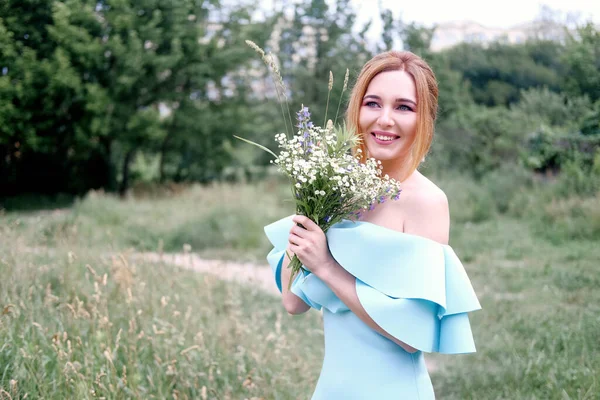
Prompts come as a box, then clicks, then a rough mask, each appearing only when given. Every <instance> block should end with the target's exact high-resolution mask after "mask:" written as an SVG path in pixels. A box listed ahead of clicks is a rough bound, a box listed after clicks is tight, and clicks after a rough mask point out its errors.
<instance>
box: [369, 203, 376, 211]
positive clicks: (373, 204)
mask: <svg viewBox="0 0 600 400" xmlns="http://www.w3.org/2000/svg"><path fill="white" fill-rule="evenodd" d="M374 209H375V203H371V204H369V211H373V210H374Z"/></svg>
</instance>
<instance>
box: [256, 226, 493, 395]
mask: <svg viewBox="0 0 600 400" xmlns="http://www.w3.org/2000/svg"><path fill="white" fill-rule="evenodd" d="M291 218H292V217H291V216H290V217H286V218H284V219H281V220H279V221H277V222H274V223H272V224H270V225H268V226H266V227H265V233H266V235H267V237H268V238H269V240H270V241H271V243H272V244H273V246H274V248H273V250H271V252H270V253H269V254H268V256H267V260H268V261H269V264H270V265H271V268H272V269H273V272H274V275H275V280H276V282H277V287H278V288H279V290H280V291H281V267H282V261H283V257H284V253H285V249H286V247H287V244H288V236H289V230H290V228H291V227H292V225H293V221H292V219H291ZM327 241H328V245H329V250H330V251H331V254H332V255H333V257H334V258H335V259H336V260H337V262H338V263H339V264H340V265H341V266H342V267H343V268H344V269H346V270H347V271H348V272H349V273H351V274H352V275H353V276H354V277H355V278H356V292H357V294H358V298H359V300H360V302H361V304H362V306H363V308H364V309H365V311H366V312H367V313H368V314H369V316H370V317H371V318H372V319H373V320H374V321H375V322H376V323H377V324H378V325H379V326H380V327H381V328H383V329H384V330H385V331H387V332H388V333H389V334H390V335H392V336H394V337H395V338H397V339H398V340H401V341H402V342H404V343H406V344H408V345H410V346H412V347H414V348H416V349H418V350H419V351H417V352H415V353H412V354H411V353H408V352H406V351H405V350H404V349H402V348H401V347H400V346H399V345H397V344H395V343H394V342H392V341H391V340H389V339H387V338H385V337H384V336H382V335H381V334H379V333H377V332H376V331H374V330H373V329H371V328H370V327H369V326H368V325H366V324H365V323H364V322H363V321H362V320H360V319H359V318H358V317H357V316H356V315H355V314H354V313H353V312H351V311H350V310H349V309H348V307H346V306H345V305H344V303H342V302H341V301H340V299H339V298H337V296H336V295H335V294H334V293H333V292H332V291H331V290H330V289H329V287H328V286H327V285H325V284H324V283H323V282H322V281H321V280H320V279H319V278H318V277H317V276H316V275H314V274H311V273H310V272H305V273H301V274H299V275H298V277H296V279H295V280H294V282H293V283H292V289H291V290H292V292H293V293H294V294H296V295H297V296H298V297H300V298H301V299H302V300H304V302H306V304H308V305H310V306H311V307H313V308H315V309H317V310H321V309H322V310H323V326H324V335H325V358H324V360H323V367H322V369H321V374H320V376H319V380H318V382H317V387H316V388H315V392H314V393H313V396H312V400H325V399H326V400H338V399H339V400H353V399H356V400H365V399H377V400H392V399H394V400H398V399H403V400H412V399H421V400H430V399H434V398H435V396H434V392H433V387H432V385H431V380H430V379H429V374H428V372H427V368H426V367H425V362H424V359H423V352H439V353H449V354H456V353H471V352H475V344H474V341H473V335H472V333H471V326H470V324H469V317H468V315H467V313H468V312H471V311H475V310H479V309H480V308H481V306H480V305H479V301H478V300H477V296H476V295H475V292H474V291H473V288H472V286H471V282H470V280H469V278H468V276H467V274H466V272H465V269H464V268H463V266H462V264H461V262H460V261H459V259H458V257H457V256H456V254H455V253H454V251H453V250H452V248H451V247H450V246H446V245H442V244H439V243H437V242H434V241H432V240H429V239H426V238H423V237H419V236H415V235H410V234H406V233H401V232H397V231H394V230H391V229H388V228H383V227H381V226H378V225H375V224H372V223H369V222H363V221H360V222H352V221H343V222H341V223H339V224H336V225H334V226H333V227H331V228H330V229H329V231H328V232H327Z"/></svg>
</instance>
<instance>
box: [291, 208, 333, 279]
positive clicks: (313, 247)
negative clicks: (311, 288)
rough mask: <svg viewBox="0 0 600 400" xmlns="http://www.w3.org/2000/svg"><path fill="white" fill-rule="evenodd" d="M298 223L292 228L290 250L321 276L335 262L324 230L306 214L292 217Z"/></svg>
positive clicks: (311, 270)
mask: <svg viewBox="0 0 600 400" xmlns="http://www.w3.org/2000/svg"><path fill="white" fill-rule="evenodd" d="M292 221H294V222H295V223H297V224H301V225H302V226H303V227H304V228H306V229H304V228H302V227H300V226H298V225H294V226H293V227H292V229H290V236H289V239H288V240H289V242H290V250H292V251H293V252H294V254H296V256H298V258H299V259H300V261H301V262H302V264H304V266H305V267H306V268H308V269H309V270H310V272H312V273H313V274H315V275H317V276H320V275H321V274H322V273H323V272H324V271H326V270H327V269H328V268H329V266H330V265H332V263H334V262H335V260H334V259H333V257H332V256H331V253H330V252H329V247H328V246H327V238H326V237H325V233H324V232H323V230H322V229H321V228H320V227H319V225H317V224H316V223H314V222H313V221H312V220H311V219H310V218H308V217H305V216H304V215H296V216H294V218H292Z"/></svg>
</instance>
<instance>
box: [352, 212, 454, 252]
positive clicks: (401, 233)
mask: <svg viewBox="0 0 600 400" xmlns="http://www.w3.org/2000/svg"><path fill="white" fill-rule="evenodd" d="M343 221H344V222H346V221H347V222H350V223H353V224H364V225H370V226H373V227H375V228H379V229H382V230H384V231H387V232H390V233H392V234H396V235H400V236H406V237H408V238H411V239H414V240H423V241H425V242H428V243H431V244H436V245H438V246H444V247H451V246H450V245H449V244H444V243H440V242H436V241H435V240H433V239H429V238H426V237H425V236H419V235H415V234H412V233H406V232H400V231H397V230H395V229H392V228H387V227H385V226H382V225H378V224H375V223H373V222H369V221H363V220H358V221H353V220H351V219H345V220H343Z"/></svg>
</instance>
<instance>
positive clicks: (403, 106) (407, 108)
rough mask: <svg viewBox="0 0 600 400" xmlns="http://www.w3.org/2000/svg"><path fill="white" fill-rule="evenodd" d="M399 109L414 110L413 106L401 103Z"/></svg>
mask: <svg viewBox="0 0 600 400" xmlns="http://www.w3.org/2000/svg"><path fill="white" fill-rule="evenodd" d="M398 110H401V111H413V109H412V107H409V106H407V105H406V104H400V105H399V106H398Z"/></svg>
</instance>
